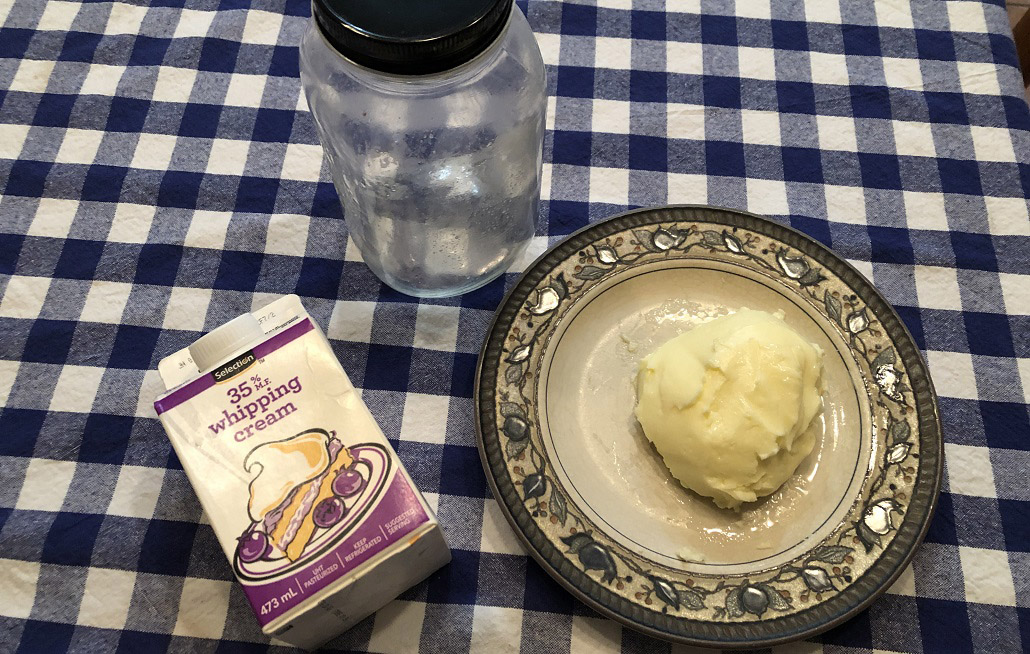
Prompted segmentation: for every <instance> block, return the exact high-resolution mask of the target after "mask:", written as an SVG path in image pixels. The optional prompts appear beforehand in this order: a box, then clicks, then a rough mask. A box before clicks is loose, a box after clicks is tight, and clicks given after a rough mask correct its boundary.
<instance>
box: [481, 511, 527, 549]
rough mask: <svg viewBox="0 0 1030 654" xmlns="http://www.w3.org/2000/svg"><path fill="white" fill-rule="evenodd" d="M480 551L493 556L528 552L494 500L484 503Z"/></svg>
mask: <svg viewBox="0 0 1030 654" xmlns="http://www.w3.org/2000/svg"><path fill="white" fill-rule="evenodd" d="M479 549H480V551H483V552H491V553H493V554H518V555H520V556H523V555H525V553H526V550H525V548H523V547H522V543H520V542H519V539H518V538H516V537H515V532H513V531H512V530H511V525H509V524H508V521H507V520H505V518H504V514H503V513H501V507H500V506H498V504H497V501H496V500H494V499H493V498H490V499H487V500H486V501H485V502H483V531H482V534H481V536H480V542H479Z"/></svg>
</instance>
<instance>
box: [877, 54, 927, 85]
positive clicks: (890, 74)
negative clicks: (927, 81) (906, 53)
mask: <svg viewBox="0 0 1030 654" xmlns="http://www.w3.org/2000/svg"><path fill="white" fill-rule="evenodd" d="M883 76H884V79H885V80H886V82H887V86H890V87H893V88H896V89H921V88H922V87H923V71H922V69H921V68H920V66H919V60H918V59H903V58H899V57H884V58H883Z"/></svg>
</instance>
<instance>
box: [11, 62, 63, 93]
mask: <svg viewBox="0 0 1030 654" xmlns="http://www.w3.org/2000/svg"><path fill="white" fill-rule="evenodd" d="M54 63H55V62H53V61H48V60H40V59H22V60H21V63H20V64H19V65H18V70H17V71H16V72H15V73H14V78H13V79H12V80H11V82H10V85H9V86H8V88H9V89H10V90H11V91H25V92H27V93H42V92H44V91H46V87H47V84H48V83H49V82H50V73H52V72H53V70H54Z"/></svg>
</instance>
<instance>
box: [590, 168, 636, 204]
mask: <svg viewBox="0 0 1030 654" xmlns="http://www.w3.org/2000/svg"><path fill="white" fill-rule="evenodd" d="M590 201H591V202H608V203H610V204H621V205H625V204H628V203H629V171H628V170H626V169H625V168H591V169H590Z"/></svg>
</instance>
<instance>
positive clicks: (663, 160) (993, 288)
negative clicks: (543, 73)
mask: <svg viewBox="0 0 1030 654" xmlns="http://www.w3.org/2000/svg"><path fill="white" fill-rule="evenodd" d="M181 5H185V8H184V7H183V6H181ZM520 5H521V6H522V7H523V9H524V10H525V11H526V12H527V14H528V16H529V20H530V23H531V24H532V26H533V28H534V30H535V31H536V33H537V38H538V40H539V43H540V48H541V50H542V52H543V55H544V59H545V61H546V63H547V67H548V84H549V90H550V96H549V106H548V123H547V126H548V132H547V137H546V147H545V155H544V159H545V164H544V177H545V179H544V184H543V189H544V191H543V193H544V201H543V202H542V203H541V205H542V207H541V219H540V226H539V229H538V232H537V237H536V238H535V239H534V241H533V243H532V246H531V248H530V252H528V253H527V255H526V256H525V257H524V258H523V260H522V261H521V262H520V263H519V264H518V266H517V268H519V269H521V268H522V267H524V266H525V265H526V264H527V262H529V261H531V260H532V258H533V257H534V256H535V255H537V254H539V253H540V252H542V251H543V250H544V249H545V248H546V247H547V245H548V244H549V243H553V242H554V241H556V240H557V239H559V238H561V237H562V236H564V235H566V234H568V233H570V232H572V231H573V230H575V229H577V228H579V227H581V226H583V225H586V224H587V223H589V222H591V221H595V220H598V219H600V218H603V217H605V216H608V215H611V214H613V213H616V212H618V211H621V210H623V209H626V208H628V207H637V206H645V205H660V204H666V203H710V204H714V205H722V206H727V207H737V208H744V209H748V210H750V211H754V212H757V213H762V214H766V215H769V216H771V217H773V219H775V220H778V221H780V222H783V223H788V224H790V225H793V226H794V227H797V228H799V229H801V230H803V231H805V232H807V233H808V234H810V235H812V236H814V237H815V238H817V239H819V240H821V241H823V242H824V243H826V244H828V245H830V246H832V247H833V248H834V249H835V250H836V251H837V252H838V253H839V254H841V255H842V256H844V257H845V258H847V259H849V260H850V261H852V262H853V263H854V264H855V265H856V266H857V267H858V268H859V270H861V271H862V272H863V273H865V274H866V275H867V276H868V277H870V278H871V279H872V280H873V281H874V282H875V284H876V285H877V286H878V287H879V288H880V289H881V290H882V291H883V293H884V294H885V295H886V296H887V298H888V299H889V300H890V301H891V302H892V303H894V305H895V306H896V307H897V309H898V312H899V313H900V314H901V316H902V318H903V319H904V320H905V322H906V324H907V325H908V327H909V329H910V330H911V331H912V333H913V334H914V336H915V338H916V341H917V342H918V344H919V346H920V347H921V348H922V350H923V352H924V354H925V356H926V358H927V360H928V362H929V366H930V369H931V372H932V374H933V378H934V381H935V382H936V385H937V390H938V391H939V393H940V395H941V401H940V404H941V412H942V416H943V421H944V438H945V441H946V456H947V474H946V477H945V487H944V492H943V493H942V495H941V499H940V505H939V508H938V509H937V514H936V517H935V519H934V521H933V525H932V527H931V529H930V532H929V534H928V535H927V538H926V542H925V544H924V545H923V546H922V548H921V549H920V550H919V553H918V555H917V556H916V558H915V561H914V563H913V564H912V565H911V567H910V568H909V569H908V570H907V571H906V572H905V573H904V575H903V576H902V577H901V579H900V580H899V581H898V582H897V583H896V584H895V585H894V586H893V587H892V588H891V589H890V590H889V591H888V593H887V594H886V595H884V596H883V597H881V598H880V599H879V600H877V601H876V602H875V603H874V604H873V605H872V606H871V607H870V608H869V609H868V610H867V611H866V612H864V613H862V614H861V615H859V616H858V617H856V618H855V619H853V620H851V621H850V622H848V623H846V624H844V625H842V626H840V627H838V628H836V629H834V630H833V631H830V632H828V633H826V634H824V635H822V636H819V637H818V638H815V639H813V640H812V641H810V642H808V643H804V644H800V645H793V646H784V647H782V648H774V651H790V652H793V651H802V652H818V651H826V652H845V651H846V652H870V651H883V650H890V651H901V652H920V651H923V652H958V651H978V652H990V653H995V652H1016V651H1019V650H1021V649H1027V648H1030V483H1028V481H1027V479H1028V475H1030V416H1028V403H1030V255H1028V252H1030V213H1028V205H1027V200H1026V198H1027V196H1028V195H1030V132H1028V131H1027V130H1028V129H1030V111H1028V107H1027V103H1026V101H1025V100H1024V98H1023V89H1022V85H1021V80H1020V74H1019V71H1018V69H1017V62H1016V53H1015V48H1014V46H1013V42H1012V39H1011V35H1010V33H1009V25H1008V22H1007V19H1006V14H1005V9H1004V7H1003V6H1002V5H1001V0H992V1H990V2H986V3H983V2H979V1H976V0H968V1H954V2H953V1H947V2H945V1H942V0H916V1H915V2H912V3H909V2H906V1H905V0H877V1H876V2H873V1H871V0H846V1H844V0H841V1H839V2H838V0H810V1H809V2H807V3H803V2H800V1H798V0H793V1H788V0H784V1H779V0H777V1H775V2H770V0H739V1H738V2H737V3H736V4H734V3H733V2H732V0H727V1H715V0H711V1H710V0H668V2H667V3H663V2H662V1H661V0H635V1H633V2H632V3H631V2H630V0H598V2H597V4H596V5H594V4H592V3H590V4H588V3H579V2H553V1H532V2H529V4H528V6H526V5H525V4H524V3H522V2H520ZM308 13H309V5H308V2H307V0H185V1H184V2H179V1H178V0H158V1H155V2H149V3H148V2H145V1H144V0H133V1H132V2H84V3H81V4H80V3H79V2H72V1H64V0H50V1H48V2H44V1H43V0H0V25H2V28H0V192H2V196H0V294H2V295H0V297H2V299H0V406H2V407H3V408H2V410H0V652H4V653H8V652H61V651H65V650H68V651H76V652H114V651H118V652H123V651H124V652H159V651H166V650H167V651H176V652H183V651H189V652H216V651H217V652H237V651H240V652H242V651H247V652H251V651H254V652H264V651H285V650H286V648H280V647H277V646H275V645H269V643H268V640H267V639H266V638H265V637H263V636H262V635H261V633H260V631H259V630H258V628H257V623H256V621H255V620H254V618H253V616H252V614H251V611H250V608H249V606H248V605H247V602H246V600H245V599H244V596H243V594H242V592H241V590H240V588H239V586H238V585H237V584H235V583H234V582H233V581H232V578H231V574H230V568H229V566H228V565H227V564H226V562H225V560H224V558H223V556H222V554H221V552H220V550H219V548H218V546H217V544H216V542H215V538H214V535H213V532H212V530H211V527H210V526H209V524H207V522H206V520H205V518H204V516H203V514H202V512H201V509H200V506H199V504H198V502H197V500H196V497H195V496H194V494H193V491H192V490H191V488H190V484H189V482H188V480H187V479H186V477H185V475H184V474H183V471H182V469H181V467H180V465H179V463H178V461H177V459H176V457H175V455H174V454H173V453H172V450H171V448H170V446H169V443H168V441H167V439H166V437H165V435H164V433H163V431H162V429H161V426H160V424H159V423H158V421H157V419H156V417H155V415H154V412H153V409H152V406H151V402H152V401H153V399H154V396H155V395H157V393H158V392H159V390H160V388H161V384H160V381H159V379H158V376H157V373H156V366H157V361H158V360H159V359H160V358H162V357H163V356H165V355H167V354H169V353H171V352H173V351H174V350H176V349H178V348H180V347H183V346H185V345H187V344H188V343H190V342H191V341H192V340H194V339H196V338H197V337H198V336H199V335H200V334H201V333H202V332H203V331H204V330H207V329H211V328H213V327H215V326H217V325H218V324H220V323H222V322H223V321H225V320H227V319H229V318H231V317H234V316H236V315H238V314H239V313H241V312H244V311H248V310H251V309H252V308H255V307H259V306H262V305H264V304H266V303H267V302H268V301H270V300H271V299H273V298H275V297H277V296H279V295H280V294H284V293H291V292H296V293H298V294H299V295H300V296H301V297H302V298H303V300H304V302H305V304H306V305H307V307H308V308H309V310H310V311H311V313H312V314H313V315H314V316H315V318H316V319H317V321H318V322H319V323H320V324H321V325H322V327H323V328H324V329H326V330H327V331H328V335H329V337H330V338H331V339H332V344H333V347H334V349H335V351H336V353H337V354H338V355H339V357H340V359H341V360H342V362H343V364H344V366H345V367H346V369H347V370H348V371H349V373H350V375H351V377H352V379H353V381H354V382H355V384H356V385H357V386H359V387H361V388H362V389H363V395H364V398H365V400H366V402H367V403H368V404H369V406H370V408H371V409H372V412H373V413H374V414H375V416H376V418H377V419H378V420H379V422H380V424H381V425H382V427H383V430H384V431H385V432H386V434H387V435H388V436H389V437H390V439H391V442H392V443H393V444H394V446H395V447H396V449H397V451H398V453H399V455H400V457H401V458H402V459H403V461H404V463H405V464H406V465H407V466H408V469H409V470H410V471H411V472H412V474H413V476H414V478H415V481H416V483H417V484H418V485H419V487H420V488H421V489H422V490H423V491H424V492H425V494H426V496H427V498H428V499H429V501H430V503H431V504H432V505H433V506H434V507H435V508H436V509H437V511H438V513H439V517H440V520H441V521H442V523H443V525H444V528H445V530H446V534H447V538H448V539H449V541H450V544H451V546H452V547H453V549H454V561H453V563H451V564H450V565H449V566H448V567H446V568H445V569H443V570H442V571H440V572H438V573H437V574H435V575H433V576H432V577H431V578H430V579H429V580H428V581H426V582H424V583H422V584H420V585H418V586H416V587H415V588H413V589H412V590H410V591H408V592H406V593H405V594H404V595H403V596H402V597H401V598H400V599H399V600H397V601H395V602H393V603H392V604H390V605H388V606H387V607H386V608H384V609H383V610H381V611H380V612H378V613H377V614H376V615H375V616H373V617H370V618H368V619H367V620H365V621H364V622H362V623H361V624H359V625H358V626H357V627H356V628H354V629H353V630H352V631H350V632H349V633H347V634H345V635H343V636H341V637H340V638H339V639H337V640H335V641H334V642H333V643H331V648H334V649H337V650H359V651H363V650H369V651H381V652H415V651H420V652H464V651H469V650H472V651H477V652H491V653H494V652H497V653H499V652H504V651H515V650H516V649H519V650H520V651H522V652H552V651H557V652H574V653H586V652H618V651H622V652H652V651H656V652H667V651H670V649H671V650H672V651H676V652H681V651H685V650H684V649H683V648H678V647H671V648H670V646H669V645H667V644H664V643H659V642H657V641H653V640H651V639H649V638H646V637H644V636H641V635H639V634H637V633H636V632H634V631H632V630H629V629H624V628H622V627H620V626H619V625H618V624H616V623H615V622H611V621H609V620H606V619H602V618H600V617H599V616H597V615H596V614H594V613H593V612H592V611H590V610H589V609H587V608H586V607H585V606H584V605H582V604H580V603H579V602H578V601H577V600H575V599H573V598H572V597H571V596H570V595H569V594H568V593H566V592H565V591H563V590H562V589H561V588H560V587H559V586H558V585H557V584H556V583H554V582H552V581H551V580H550V578H549V577H548V576H547V575H546V574H545V573H544V572H543V571H542V570H541V568H540V567H539V566H538V565H537V564H536V563H534V562H533V561H531V560H530V559H529V558H527V556H526V555H525V553H524V552H523V550H522V549H521V547H520V545H519V543H518V542H517V540H516V539H515V537H514V535H513V534H512V532H511V530H510V529H509V527H508V525H507V524H506V522H505V521H504V518H503V517H502V516H501V513H500V510H499V509H498V506H497V504H496V503H495V501H494V500H493V499H492V498H491V497H490V494H489V492H488V491H487V487H486V482H485V479H484V477H483V472H482V468H481V466H480V463H479V457H478V454H477V452H476V445H475V430H474V427H473V417H472V400H471V395H472V383H473V374H474V367H475V363H476V356H477V352H478V348H479V346H480V343H481V341H482V339H483V338H484V335H485V332H486V329H487V326H488V324H489V322H490V319H491V316H492V312H493V310H494V308H495V307H496V305H497V304H498V302H499V300H500V298H501V296H502V294H503V292H504V290H505V288H506V287H507V286H510V285H511V284H512V282H513V281H514V279H515V276H516V272H517V271H514V270H513V271H512V273H511V274H508V275H506V276H505V278H503V279H501V280H499V281H497V282H495V283H492V284H490V285H489V286H487V287H486V288H484V289H482V290H479V291H476V292H474V293H471V294H469V295H466V296H464V297H461V298H456V299H451V300H432V301H416V300H414V299H412V298H408V297H403V296H401V295H398V294H397V293H395V292H393V291H391V290H390V289H388V288H386V287H384V286H382V285H381V284H380V283H379V282H378V281H377V280H376V278H375V277H374V276H373V274H372V273H371V272H370V271H369V269H368V268H367V267H366V266H365V265H364V264H363V263H362V262H361V260H360V258H359V256H358V255H357V253H356V251H355V249H354V247H353V246H352V245H351V244H350V243H349V241H348V239H347V232H346V229H345V227H344V222H343V221H342V220H341V217H342V216H341V208H340V205H339V203H338V201H337V196H336V193H335V191H334V189H333V186H332V183H331V182H330V178H329V175H328V173H327V170H326V168H325V167H324V165H323V159H322V151H321V148H320V147H319V145H318V140H317V138H316V134H315V129H314V125H313V123H312V120H311V117H310V115H309V114H308V112H307V110H306V108H305V103H304V100H303V97H302V94H301V92H300V85H299V80H298V70H297V65H298V64H297V44H298V42H299V40H300V37H301V34H302V32H303V30H304V29H305V27H306V22H307V16H308Z"/></svg>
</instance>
